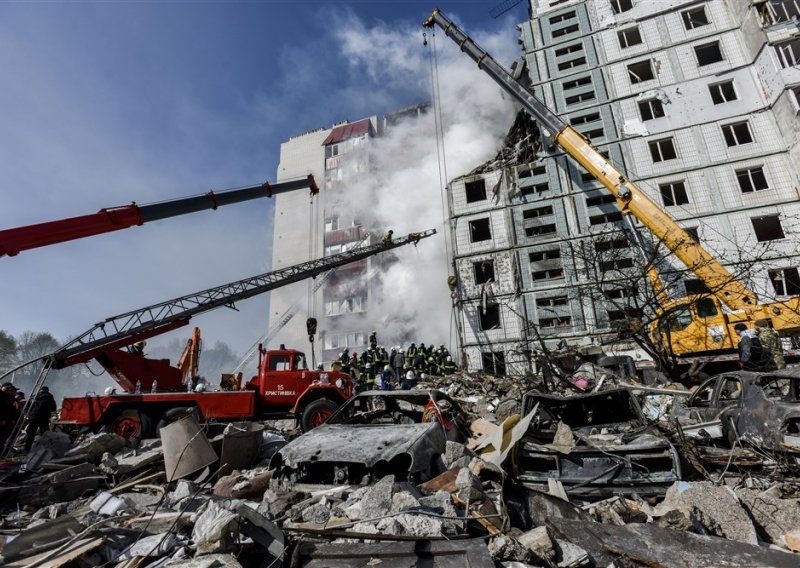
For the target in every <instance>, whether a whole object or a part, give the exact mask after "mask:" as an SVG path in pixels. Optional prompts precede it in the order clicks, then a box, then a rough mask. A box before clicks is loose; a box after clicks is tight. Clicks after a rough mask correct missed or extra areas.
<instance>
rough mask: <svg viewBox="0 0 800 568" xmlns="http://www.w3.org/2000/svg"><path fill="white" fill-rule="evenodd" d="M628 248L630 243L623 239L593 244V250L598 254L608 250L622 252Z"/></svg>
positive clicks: (604, 240) (605, 240) (606, 240)
mask: <svg viewBox="0 0 800 568" xmlns="http://www.w3.org/2000/svg"><path fill="white" fill-rule="evenodd" d="M630 246H631V243H630V241H629V240H628V239H627V238H625V237H622V238H619V239H603V240H602V241H595V242H594V250H595V251H596V252H598V253H600V252H607V251H610V250H622V249H626V248H629V247H630Z"/></svg>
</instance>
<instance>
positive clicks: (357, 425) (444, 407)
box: [271, 390, 468, 485]
mask: <svg viewBox="0 0 800 568" xmlns="http://www.w3.org/2000/svg"><path fill="white" fill-rule="evenodd" d="M463 420H464V413H463V412H462V411H461V409H460V408H459V406H458V405H457V404H456V403H455V402H454V401H453V400H452V399H451V398H450V397H448V396H447V395H445V394H444V393H441V392H439V391H421V390H414V391H394V392H386V391H367V392H363V393H361V394H359V395H357V396H355V397H353V398H351V399H350V400H349V401H348V402H347V403H345V404H344V405H343V406H342V407H341V408H340V409H339V410H338V411H337V412H336V413H335V414H334V415H333V416H332V417H331V418H330V419H329V420H328V421H327V422H326V423H325V424H323V425H322V426H319V427H317V428H315V429H314V430H312V431H310V432H307V433H306V434H304V435H303V436H300V437H299V438H297V439H296V440H294V441H292V442H290V443H289V444H287V445H286V446H284V447H283V448H282V449H281V450H280V452H278V453H277V454H276V455H275V456H274V458H273V461H272V463H271V468H272V469H273V470H275V476H274V478H273V479H274V480H275V481H276V482H283V483H287V484H294V483H314V484H330V485H342V484H355V485H366V484H369V483H371V482H373V481H376V480H378V479H381V478H382V477H384V476H386V475H389V474H391V475H394V476H395V478H396V479H398V480H400V479H405V480H409V481H415V482H417V483H418V482H420V481H426V480H428V479H430V478H431V477H434V476H435V475H437V474H439V473H441V472H442V471H443V465H442V463H441V455H442V454H443V453H444V451H445V443H446V442H447V440H452V441H463V440H465V439H466V437H467V434H468V431H467V430H466V427H465V425H464V422H463Z"/></svg>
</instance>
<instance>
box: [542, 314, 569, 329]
mask: <svg viewBox="0 0 800 568" xmlns="http://www.w3.org/2000/svg"><path fill="white" fill-rule="evenodd" d="M571 326H572V318H571V317H570V316H561V317H554V318H539V327H571Z"/></svg>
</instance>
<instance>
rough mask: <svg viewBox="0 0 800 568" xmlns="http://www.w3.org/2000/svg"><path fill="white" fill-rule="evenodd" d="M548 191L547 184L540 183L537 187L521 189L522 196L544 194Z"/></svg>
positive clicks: (548, 186)
mask: <svg viewBox="0 0 800 568" xmlns="http://www.w3.org/2000/svg"><path fill="white" fill-rule="evenodd" d="M549 190H550V185H549V184H547V183H540V184H537V185H529V186H528V187H523V188H522V191H521V192H520V193H522V195H531V194H532V193H544V192H545V191H549Z"/></svg>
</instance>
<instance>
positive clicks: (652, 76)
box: [626, 59, 656, 85]
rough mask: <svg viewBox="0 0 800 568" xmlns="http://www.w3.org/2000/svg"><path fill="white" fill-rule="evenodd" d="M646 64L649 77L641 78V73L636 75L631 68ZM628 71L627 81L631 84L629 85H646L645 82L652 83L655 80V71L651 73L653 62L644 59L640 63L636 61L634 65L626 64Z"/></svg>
mask: <svg viewBox="0 0 800 568" xmlns="http://www.w3.org/2000/svg"><path fill="white" fill-rule="evenodd" d="M644 63H646V64H647V72H648V73H649V75H650V76H649V77H645V78H641V77H640V75H642V74H641V73H637V72H636V71H634V70H633V67H636V66H637V65H642V64H644ZM626 69H627V70H628V80H629V81H630V82H631V85H638V84H640V83H646V82H647V81H654V80H655V78H656V74H655V71H653V60H652V59H644V60H642V61H636V62H634V63H630V64H628V66H627V67H626Z"/></svg>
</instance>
